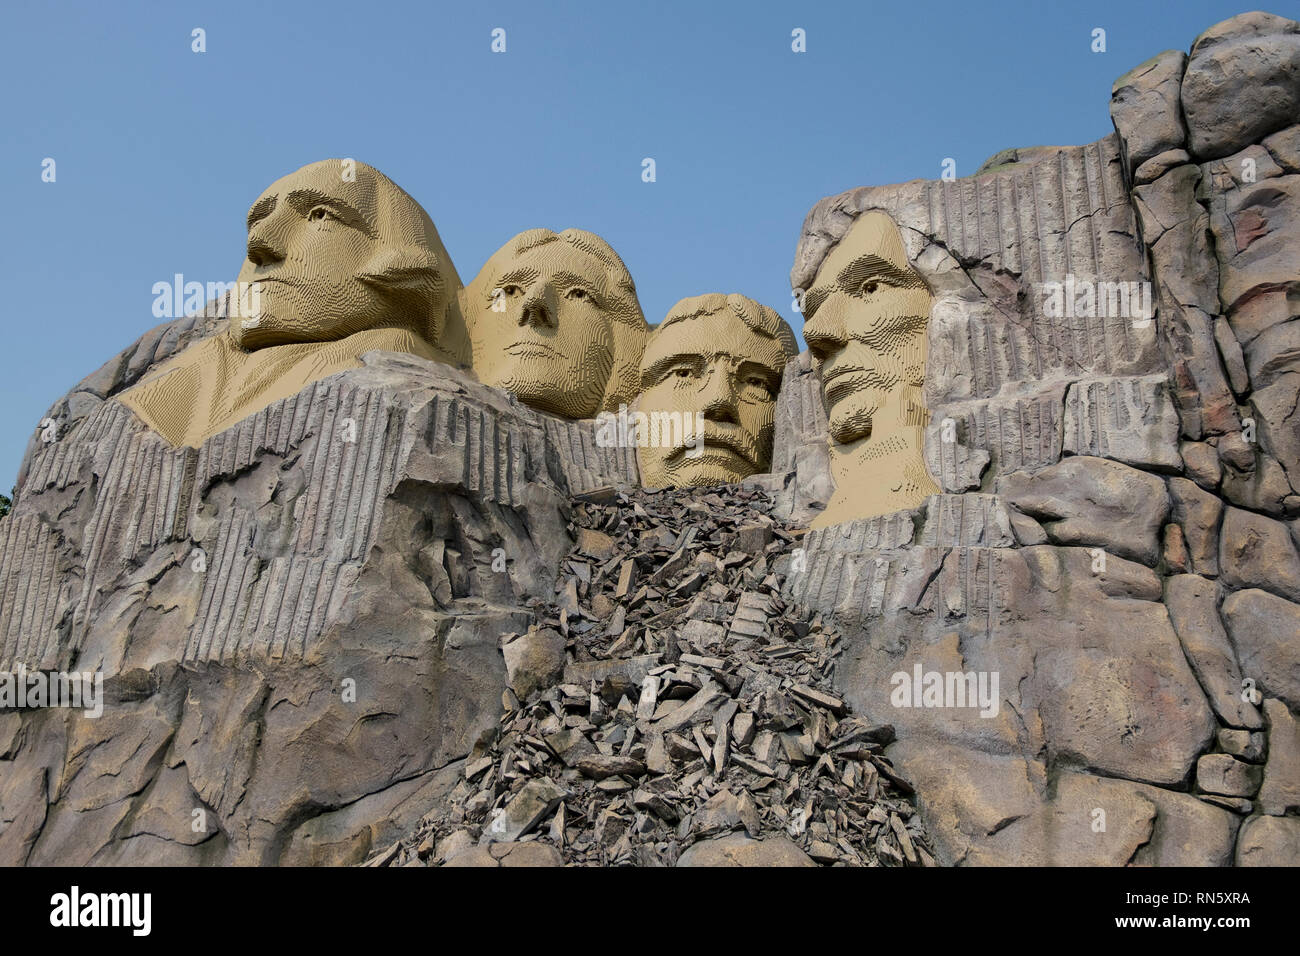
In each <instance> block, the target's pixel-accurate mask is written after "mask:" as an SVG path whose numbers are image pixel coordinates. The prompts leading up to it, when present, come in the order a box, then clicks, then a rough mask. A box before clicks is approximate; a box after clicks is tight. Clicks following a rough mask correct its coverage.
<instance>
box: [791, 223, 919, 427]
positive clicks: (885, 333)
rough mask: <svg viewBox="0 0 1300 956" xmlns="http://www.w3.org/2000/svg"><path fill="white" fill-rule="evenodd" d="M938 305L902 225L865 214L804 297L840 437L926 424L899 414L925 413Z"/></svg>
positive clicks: (807, 332) (808, 331)
mask: <svg viewBox="0 0 1300 956" xmlns="http://www.w3.org/2000/svg"><path fill="white" fill-rule="evenodd" d="M930 304H931V299H930V293H929V291H928V290H927V288H926V286H925V283H924V282H923V281H922V280H921V278H920V277H919V276H918V275H917V274H916V272H915V271H914V270H913V269H912V268H911V267H910V266H909V264H908V261H907V254H906V250H905V249H904V247H903V240H902V237H901V236H900V235H899V232H898V227H897V226H895V225H894V223H893V221H892V220H891V219H890V218H889V217H888V216H886V215H884V214H883V213H879V212H868V213H864V214H863V215H861V216H859V217H858V220H857V221H856V222H855V223H854V224H853V227H852V228H851V229H850V230H849V232H848V233H847V234H846V235H845V237H844V238H843V239H842V240H841V241H840V243H839V245H837V246H836V247H835V248H834V249H833V250H831V254H830V255H829V256H827V258H826V261H825V262H823V263H822V266H821V268H820V269H819V270H818V272H817V277H816V278H815V279H814V280H813V284H812V287H811V288H810V289H809V290H808V292H807V294H806V295H805V296H804V314H805V315H806V316H807V317H808V321H807V324H806V325H805V326H804V339H805V341H806V342H807V343H808V349H809V351H810V352H811V353H812V356H813V360H814V362H815V363H816V365H817V367H818V370H819V371H820V373H821V379H822V397H823V399H824V401H825V405H826V413H827V417H828V419H829V422H830V434H831V438H832V440H833V441H835V442H838V443H841V444H845V443H848V442H853V441H857V440H860V439H865V438H868V437H870V436H871V435H872V434H873V432H874V433H877V434H879V433H882V432H884V431H889V430H892V429H893V428H895V427H900V426H901V425H904V424H911V425H915V424H924V422H923V421H920V422H910V421H908V422H901V421H900V422H895V421H893V420H892V419H893V418H898V417H899V416H900V415H901V416H903V417H906V418H912V417H916V416H917V414H921V413H923V408H921V407H920V404H919V403H920V397H921V386H922V384H923V381H924V377H925V356H926V326H927V323H928V322H929V316H930ZM900 409H901V410H902V411H899V410H900ZM908 409H912V411H908ZM918 409H919V411H917V410H918ZM886 417H888V418H890V419H891V420H890V421H885V420H884V418H886Z"/></svg>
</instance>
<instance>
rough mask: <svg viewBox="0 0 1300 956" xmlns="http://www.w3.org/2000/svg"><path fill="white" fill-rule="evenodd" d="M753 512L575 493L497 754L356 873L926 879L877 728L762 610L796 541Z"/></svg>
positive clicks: (477, 756) (884, 734)
mask: <svg viewBox="0 0 1300 956" xmlns="http://www.w3.org/2000/svg"><path fill="white" fill-rule="evenodd" d="M770 506H771V500H770V499H769V497H768V496H767V494H766V493H765V492H763V491H762V490H759V489H754V488H745V487H739V486H725V487H722V488H719V489H687V490H684V491H661V492H651V491H643V490H630V491H618V492H617V493H614V494H611V493H609V492H606V491H598V492H596V493H592V494H589V495H583V496H579V497H578V498H577V499H576V504H575V508H574V525H573V527H571V528H570V531H571V532H572V533H573V535H574V538H575V540H576V542H577V544H576V546H575V548H574V551H573V553H572V554H571V555H570V556H569V558H568V559H567V560H566V561H565V562H563V564H562V566H561V572H560V575H559V579H558V580H557V582H556V588H555V590H556V596H555V598H554V599H553V600H552V601H551V602H537V603H536V604H535V606H534V607H533V613H534V615H535V618H536V620H535V623H534V626H533V628H532V629H531V630H530V632H529V635H525V636H523V637H515V636H513V635H509V636H507V637H506V638H505V639H504V643H503V647H504V649H506V650H507V651H509V650H510V649H511V648H514V647H516V645H523V646H525V647H527V646H528V643H526V642H529V639H530V635H532V636H533V637H532V639H531V643H533V644H542V643H543V641H542V640H541V638H540V636H542V635H546V636H549V635H551V634H556V635H561V636H562V639H563V641H564V653H565V657H566V663H565V664H564V667H563V673H562V675H560V676H558V678H556V679H554V680H552V681H551V682H550V684H549V685H544V684H541V683H538V682H537V681H536V680H535V679H534V678H535V677H537V676H538V675H539V674H541V673H544V672H546V671H547V670H548V669H551V668H553V666H554V665H553V664H551V662H550V660H547V662H546V665H545V666H533V667H527V668H524V667H520V668H519V670H520V671H524V672H526V673H527V674H528V677H529V680H526V681H519V682H514V681H512V683H514V686H515V688H516V690H520V691H526V693H525V694H524V695H523V697H522V698H520V697H514V696H512V695H511V694H510V693H507V695H506V699H505V704H506V710H505V713H504V714H503V715H502V717H501V723H500V727H499V732H498V734H497V735H496V737H495V739H494V740H492V741H491V742H490V743H486V742H484V743H481V744H480V746H479V747H478V748H476V750H475V752H474V753H473V754H471V756H470V757H469V758H468V759H467V760H466V761H465V765H464V776H463V779H462V780H461V781H460V782H459V783H458V784H457V785H456V787H455V788H454V789H453V790H452V792H451V794H450V795H449V797H448V799H447V800H446V801H444V802H443V803H442V804H441V805H440V806H438V807H435V808H434V809H433V810H432V811H431V812H429V813H428V814H427V815H426V816H425V817H424V819H423V821H422V822H421V824H420V826H419V827H418V828H417V830H416V831H415V832H414V833H412V834H411V835H410V836H409V837H408V838H407V839H405V840H402V841H400V846H399V847H398V848H397V849H396V850H394V849H393V848H391V847H390V848H388V849H386V850H385V851H384V853H383V854H382V856H381V857H377V858H372V860H371V861H370V862H369V865H381V866H403V865H419V864H420V863H421V862H423V863H424V864H426V865H436V864H441V863H451V864H454V865H458V866H465V865H470V866H477V865H482V866H494V865H500V863H499V861H500V860H503V859H506V858H507V857H506V856H504V855H503V854H504V852H505V851H499V850H489V849H488V848H489V847H491V846H492V845H494V844H499V843H510V844H511V846H512V848H513V847H514V846H516V845H527V844H529V843H534V842H535V843H537V844H540V845H541V846H545V847H546V848H547V849H546V850H545V851H542V850H541V849H540V848H539V849H538V851H536V852H534V853H532V854H531V855H524V856H511V857H509V858H510V859H518V860H521V861H522V860H534V861H536V863H537V865H547V864H550V865H553V864H554V863H556V862H558V861H560V860H562V861H563V862H564V863H565V864H573V865H595V866H625V865H632V866H672V865H675V864H677V863H678V861H679V860H681V862H682V864H683V865H710V864H717V865H744V863H745V862H747V861H748V862H753V863H764V862H766V863H767V864H768V865H805V866H807V865H816V864H820V865H825V866H844V865H849V866H933V865H935V863H934V859H933V857H932V856H931V852H930V849H929V842H928V839H927V837H926V834H925V833H924V831H923V830H922V828H921V823H920V818H919V817H918V816H917V814H916V810H915V806H914V803H913V800H912V789H911V787H910V785H908V784H907V782H906V781H905V780H903V779H902V778H901V777H899V775H898V774H897V773H896V772H895V770H894V768H893V766H892V765H891V763H890V761H889V759H888V758H887V757H885V756H884V748H885V747H886V746H888V745H889V743H891V742H892V740H893V739H894V730H893V727H891V726H889V725H875V724H872V723H870V722H868V721H866V720H864V719H862V718H861V717H857V716H854V715H853V714H852V713H850V711H849V708H848V707H847V705H846V704H845V702H844V701H843V700H842V699H841V698H840V697H839V696H838V695H837V694H836V693H835V692H834V689H833V686H832V682H831V679H832V676H833V670H834V666H835V662H836V659H837V657H838V656H839V654H840V640H839V636H838V635H837V634H836V633H834V632H832V631H831V630H830V629H828V628H827V627H825V626H824V625H823V623H822V621H821V619H820V618H813V619H812V620H811V621H809V620H804V619H801V618H799V617H798V616H797V615H796V613H795V611H794V609H793V608H792V607H787V605H786V604H785V602H784V601H783V600H782V598H781V596H780V584H781V581H780V577H779V575H778V574H777V573H775V572H774V571H773V570H772V569H773V567H774V566H775V563H776V559H777V558H778V557H779V556H780V555H781V554H783V553H785V552H787V551H788V550H790V549H791V548H794V547H797V546H798V545H799V541H800V538H801V535H802V532H801V531H799V530H792V529H790V528H787V527H785V526H783V525H782V524H781V523H780V522H778V521H776V520H774V519H773V518H772V517H771V515H770V513H769V512H770ZM546 643H549V642H546ZM553 646H554V645H553V644H552V645H551V647H553ZM548 650H550V647H548ZM523 656H524V655H520V657H523ZM529 656H532V655H531V654H530V655H529ZM542 656H544V657H546V658H551V656H552V655H550V654H546V655H542ZM513 670H514V668H512V671H513ZM513 676H514V675H513V674H512V678H513ZM511 852H512V853H513V849H512V851H511Z"/></svg>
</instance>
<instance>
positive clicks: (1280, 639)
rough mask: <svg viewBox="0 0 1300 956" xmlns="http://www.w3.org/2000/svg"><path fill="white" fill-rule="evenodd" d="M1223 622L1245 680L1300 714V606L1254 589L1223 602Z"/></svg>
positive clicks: (1239, 592) (1238, 593) (1231, 595)
mask: <svg viewBox="0 0 1300 956" xmlns="http://www.w3.org/2000/svg"><path fill="white" fill-rule="evenodd" d="M1223 621H1224V623H1225V624H1226V625H1227V628H1228V634H1229V635H1231V637H1232V643H1233V644H1234V645H1235V646H1236V648H1237V659H1238V660H1239V661H1241V674H1242V677H1243V678H1249V679H1250V680H1252V681H1253V682H1254V684H1255V686H1257V687H1258V688H1259V689H1260V690H1261V691H1263V692H1264V693H1265V694H1268V695H1270V696H1273V697H1278V698H1280V699H1281V700H1283V701H1285V702H1286V704H1287V706H1288V707H1291V708H1293V709H1296V710H1300V646H1297V643H1296V635H1297V634H1300V604H1292V603H1291V602H1290V601H1284V600H1283V599H1282V598H1280V597H1277V596H1276V595H1273V594H1269V593H1268V592H1267V591H1259V590H1256V589H1254V588H1251V589H1249V590H1245V591H1234V592H1233V593H1232V594H1230V595H1228V597H1227V599H1226V600H1225V601H1224V602H1223Z"/></svg>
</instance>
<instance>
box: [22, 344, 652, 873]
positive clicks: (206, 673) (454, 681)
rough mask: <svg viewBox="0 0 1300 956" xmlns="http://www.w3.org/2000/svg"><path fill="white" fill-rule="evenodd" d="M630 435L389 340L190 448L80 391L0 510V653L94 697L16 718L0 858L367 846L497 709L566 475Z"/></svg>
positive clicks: (595, 477)
mask: <svg viewBox="0 0 1300 956" xmlns="http://www.w3.org/2000/svg"><path fill="white" fill-rule="evenodd" d="M631 451H632V450H631V449H604V448H598V447H597V446H596V445H595V442H594V426H593V423H590V422H588V423H581V422H576V423H575V422H559V421H557V420H550V419H547V418H545V417H544V416H541V415H538V414H537V413H534V412H532V411H531V410H528V409H524V408H522V407H520V406H518V405H517V404H515V403H513V402H512V401H510V400H509V398H508V397H507V396H505V395H504V394H502V393H499V392H495V391H493V390H491V389H487V388H484V387H483V386H480V385H478V384H476V383H474V382H473V381H471V380H470V379H468V378H466V377H465V376H463V375H461V374H459V373H457V372H455V371H453V370H451V369H449V368H447V367H445V366H438V365H434V364H433V363H428V362H423V361H421V360H418V359H413V358H411V357H409V356H398V355H394V354H388V353H371V354H370V355H368V356H367V357H366V359H365V365H364V366H363V367H362V368H360V369H356V370H354V371H349V372H344V373H341V374H339V375H335V376H332V377H330V378H327V379H324V380H322V381H320V382H317V383H315V384H314V385H312V386H310V387H309V388H307V389H305V390H304V391H303V392H301V393H300V394H299V395H297V396H294V397H293V398H290V399H287V400H284V401H281V402H277V403H275V404H273V405H271V406H269V407H268V408H267V409H264V410H263V411H262V412H259V413H258V414H257V415H254V416H252V417H250V418H249V419H246V420H245V421H244V422H242V423H240V424H239V425H238V426H236V427H235V428H232V429H230V430H229V431H227V432H225V433H223V434H221V435H218V436H216V437H215V438H213V439H212V440H210V441H209V442H207V443H206V444H205V445H204V446H203V447H202V448H200V449H198V450H197V451H196V450H190V449H177V450H172V449H170V448H169V447H167V446H166V445H165V444H164V443H163V442H162V441H161V440H160V439H159V438H157V437H156V436H155V435H153V434H152V433H150V432H148V431H147V430H146V429H144V427H143V426H142V425H140V424H139V422H138V421H137V420H136V419H135V418H134V417H133V415H132V414H131V413H130V412H129V411H128V410H127V409H126V408H125V407H123V406H121V405H119V404H118V403H116V402H114V401H111V400H110V401H107V402H103V403H101V404H100V405H99V406H98V407H96V408H95V409H94V411H92V412H91V413H90V414H89V415H88V416H87V417H85V418H84V419H83V420H81V421H80V422H78V423H77V424H75V425H74V426H73V427H72V428H71V429H70V430H69V431H68V432H66V433H65V434H64V435H63V436H62V437H61V438H60V439H59V441H57V442H55V443H53V444H52V445H50V446H49V447H42V448H40V449H39V450H38V451H37V453H36V454H35V455H34V456H33V458H32V459H31V461H29V462H28V465H27V467H26V469H25V474H26V476H27V480H26V483H25V484H24V485H23V487H22V488H21V489H20V491H19V498H18V502H17V505H16V507H15V510H14V513H13V515H12V516H11V517H10V518H6V519H5V520H4V521H3V522H0V594H2V595H4V598H3V602H4V608H5V611H6V614H5V616H4V622H5V626H4V628H3V630H0V669H5V670H13V669H15V668H17V667H19V666H26V667H28V668H36V667H44V668H58V669H64V670H73V669H75V670H79V671H93V670H100V671H102V672H103V674H104V675H105V695H106V698H107V702H106V705H105V714H104V716H103V717H102V718H101V719H99V720H94V719H87V718H84V717H82V716H81V715H80V713H79V712H76V713H75V714H74V713H73V712H69V711H67V710H40V711H29V712H25V713H23V714H22V715H21V718H20V719H21V729H20V730H19V731H18V732H17V735H16V736H17V737H18V738H19V740H20V741H21V743H19V744H16V745H10V748H9V749H10V750H11V751H12V752H11V754H10V756H9V759H6V760H3V761H0V805H2V806H3V807H4V808H5V813H4V818H5V819H7V820H11V821H12V822H11V823H9V824H8V825H6V826H5V827H4V828H3V830H0V860H3V861H4V862H6V863H21V862H26V863H41V862H53V861H63V862H75V863H77V864H81V863H88V862H96V863H112V862H138V861H145V860H147V861H149V862H171V863H230V862H237V863H274V862H282V863H288V862H310V863H322V862H335V863H337V862H353V861H357V860H360V859H362V858H364V857H365V856H366V855H367V853H368V852H369V851H370V849H371V848H372V844H374V843H376V842H379V841H382V840H384V839H385V838H386V837H387V836H388V835H389V833H390V832H397V831H400V830H403V829H405V828H409V825H410V823H411V822H412V818H411V816H410V815H411V814H416V816H417V817H418V814H419V813H422V812H423V811H424V809H427V806H428V804H429V802H430V801H431V800H434V799H436V797H437V794H438V793H440V792H442V791H444V790H445V789H446V788H447V787H449V786H450V785H451V783H452V782H454V779H455V776H456V768H457V767H456V764H457V761H459V760H460V759H461V758H463V757H465V755H466V754H468V753H469V752H470V750H471V748H472V747H473V745H474V743H475V741H476V740H477V738H478V736H479V735H480V734H482V733H483V732H485V731H486V730H488V729H490V728H492V727H493V726H494V725H495V723H496V718H497V714H498V712H499V707H500V701H501V694H502V692H503V690H504V689H505V687H506V667H505V665H504V661H503V657H502V653H501V651H500V649H499V648H498V642H499V639H500V637H501V635H502V634H503V633H506V632H510V631H514V632H521V631H523V630H525V629H526V627H527V624H528V622H529V619H530V615H529V614H528V613H527V612H526V611H525V609H524V607H523V605H524V603H525V602H526V601H527V600H528V599H529V598H530V597H534V596H541V595H545V594H549V593H550V590H551V587H552V585H553V582H554V576H555V569H556V567H557V565H558V562H559V560H560V557H561V556H562V555H563V554H564V553H565V552H567V550H568V548H569V546H570V544H571V542H570V539H569V537H568V534H567V532H566V530H565V514H566V510H567V507H568V505H567V502H568V499H569V495H570V494H572V493H577V492H581V491H584V490H588V489H589V488H590V487H592V486H595V485H609V484H612V483H616V482H618V481H629V480H631V481H635V475H636V472H635V463H634V459H633V458H632V455H631ZM33 569H37V570H36V571H35V573H34V572H33ZM11 736H14V735H12V734H11ZM91 753H94V754H95V757H94V759H87V755H88V754H91ZM192 818H193V819H194V820H196V821H200V822H201V823H202V826H201V827H200V828H199V829H197V830H191V829H190V824H191V819H192Z"/></svg>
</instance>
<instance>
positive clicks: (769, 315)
mask: <svg viewBox="0 0 1300 956" xmlns="http://www.w3.org/2000/svg"><path fill="white" fill-rule="evenodd" d="M794 350H795V345H794V335H793V333H792V332H791V331H790V328H789V326H787V325H786V324H785V321H784V320H783V319H781V317H780V316H779V315H777V314H776V313H775V312H774V311H773V310H771V309H768V308H766V307H764V306H762V305H759V303H757V302H755V301H754V300H752V299H747V298H745V297H744V296H740V295H734V294H733V295H728V296H724V295H720V294H716V293H715V294H712V295H705V296H697V297H695V298H690V299H683V300H682V301H681V302H679V303H677V305H675V306H674V307H673V309H672V310H671V311H670V312H669V313H668V317H667V318H666V319H664V322H663V324H661V325H660V326H659V328H658V329H657V330H656V331H655V332H654V333H653V334H652V335H651V337H650V341H649V343H648V344H647V345H646V350H645V353H644V355H643V356H642V359H641V384H642V393H641V397H640V399H639V400H638V402H637V411H639V412H641V413H642V414H643V415H644V416H645V418H644V422H645V424H644V425H642V427H644V428H648V429H649V432H650V434H649V438H650V440H649V441H648V442H647V443H644V444H642V445H641V447H640V450H639V460H640V466H641V481H642V484H644V485H645V486H646V487H651V488H664V487H686V486H691V485H712V484H724V483H730V482H736V481H740V480H741V479H742V478H744V477H746V476H747V475H752V474H755V473H757V472H761V471H765V470H766V469H767V468H768V466H769V464H770V461H771V455H772V430H773V415H774V412H775V408H776V395H777V391H778V390H779V388H780V385H781V373H782V371H783V370H784V368H785V363H786V361H787V360H788V359H789V358H790V357H791V356H792V355H793V354H794ZM697 415H698V416H700V417H699V419H696V416H697ZM701 421H702V424H703V435H702V441H701V440H700V436H699V435H698V433H697V432H696V431H695V428H694V425H695V423H697V422H701ZM679 422H680V423H686V422H690V423H691V427H689V428H688V427H685V425H684V424H683V425H681V426H678V424H677V423H679ZM670 423H671V426H672V427H665V426H668V425H669V424H670Z"/></svg>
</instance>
